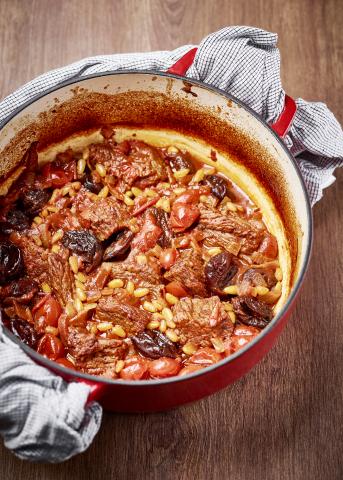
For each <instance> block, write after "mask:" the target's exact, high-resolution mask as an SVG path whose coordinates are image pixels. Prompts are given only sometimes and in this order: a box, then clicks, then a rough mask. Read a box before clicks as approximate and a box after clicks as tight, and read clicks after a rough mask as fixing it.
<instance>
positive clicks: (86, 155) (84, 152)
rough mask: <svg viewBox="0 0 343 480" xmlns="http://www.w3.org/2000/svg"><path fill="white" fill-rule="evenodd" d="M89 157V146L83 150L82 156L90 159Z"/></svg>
mask: <svg viewBox="0 0 343 480" xmlns="http://www.w3.org/2000/svg"><path fill="white" fill-rule="evenodd" d="M88 157H89V148H88V147H86V148H85V149H84V151H83V152H82V158H84V159H85V160H88Z"/></svg>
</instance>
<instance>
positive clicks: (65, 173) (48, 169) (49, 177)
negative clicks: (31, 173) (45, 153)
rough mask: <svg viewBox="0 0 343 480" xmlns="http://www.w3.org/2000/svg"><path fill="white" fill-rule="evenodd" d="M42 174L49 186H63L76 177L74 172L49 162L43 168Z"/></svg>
mask: <svg viewBox="0 0 343 480" xmlns="http://www.w3.org/2000/svg"><path fill="white" fill-rule="evenodd" d="M42 175H43V178H44V182H45V184H46V186H47V187H63V186H64V185H65V184H66V183H68V182H71V181H72V180H73V178H74V172H73V171H72V169H71V168H70V169H69V170H67V169H65V170H63V169H62V168H57V167H56V166H54V165H52V164H51V163H47V164H46V165H44V167H43V168H42Z"/></svg>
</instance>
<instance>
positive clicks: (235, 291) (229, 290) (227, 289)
mask: <svg viewBox="0 0 343 480" xmlns="http://www.w3.org/2000/svg"><path fill="white" fill-rule="evenodd" d="M223 292H224V293H226V294H227V295H237V294H238V287H237V285H230V286H229V287H225V288H224V290H223Z"/></svg>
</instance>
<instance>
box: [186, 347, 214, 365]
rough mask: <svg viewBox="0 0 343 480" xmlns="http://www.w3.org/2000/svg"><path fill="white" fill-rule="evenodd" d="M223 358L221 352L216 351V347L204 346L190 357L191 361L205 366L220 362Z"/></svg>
mask: <svg viewBox="0 0 343 480" xmlns="http://www.w3.org/2000/svg"><path fill="white" fill-rule="evenodd" d="M221 358H222V357H221V355H220V353H218V352H216V351H215V350H214V348H209V347H204V348H199V350H198V351H197V352H195V354H194V355H192V356H191V357H190V359H189V363H195V364H196V365H203V366H206V365H213V364H214V363H217V362H219V360H221Z"/></svg>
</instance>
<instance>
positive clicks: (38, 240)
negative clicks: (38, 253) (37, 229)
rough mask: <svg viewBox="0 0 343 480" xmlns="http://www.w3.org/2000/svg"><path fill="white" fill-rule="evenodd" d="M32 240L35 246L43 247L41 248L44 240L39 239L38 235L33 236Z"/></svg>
mask: <svg viewBox="0 0 343 480" xmlns="http://www.w3.org/2000/svg"><path fill="white" fill-rule="evenodd" d="M32 240H33V241H34V242H35V244H36V245H37V246H38V247H41V246H42V240H41V239H40V238H39V236H38V235H32Z"/></svg>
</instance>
